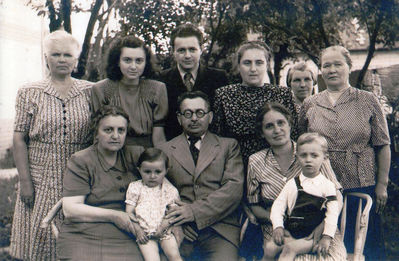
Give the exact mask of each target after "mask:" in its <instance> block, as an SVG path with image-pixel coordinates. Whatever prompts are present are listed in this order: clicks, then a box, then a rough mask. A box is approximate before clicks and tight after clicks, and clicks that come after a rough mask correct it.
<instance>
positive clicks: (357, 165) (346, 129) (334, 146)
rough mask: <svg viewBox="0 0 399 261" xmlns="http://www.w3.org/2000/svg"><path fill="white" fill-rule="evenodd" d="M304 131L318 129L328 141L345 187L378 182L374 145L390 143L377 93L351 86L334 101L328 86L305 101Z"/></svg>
mask: <svg viewBox="0 0 399 261" xmlns="http://www.w3.org/2000/svg"><path fill="white" fill-rule="evenodd" d="M299 129H300V131H301V132H318V133H319V134H321V135H323V136H324V137H325V138H326V139H327V141H328V151H329V157H330V161H331V165H332V167H333V169H334V172H335V174H336V175H337V178H338V180H339V181H340V183H341V184H342V185H343V187H344V189H350V188H359V187H367V186H372V185H374V184H375V173H376V161H375V153H374V148H375V147H377V146H383V145H388V144H390V139H389V133H388V125H387V122H386V118H385V117H384V114H383V112H382V110H381V106H380V104H379V102H378V100H377V97H376V96H375V95H373V94H372V93H369V92H366V91H363V90H359V89H355V88H353V87H349V88H348V89H347V90H345V91H344V92H343V93H342V94H341V96H340V97H339V98H338V100H337V101H336V103H335V105H332V104H331V102H330V100H329V98H328V92H327V91H326V90H325V91H323V92H321V93H319V94H316V95H314V96H311V97H309V98H307V99H306V100H305V101H304V104H303V105H302V110H301V113H300V117H299Z"/></svg>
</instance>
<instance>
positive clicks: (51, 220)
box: [40, 199, 62, 238]
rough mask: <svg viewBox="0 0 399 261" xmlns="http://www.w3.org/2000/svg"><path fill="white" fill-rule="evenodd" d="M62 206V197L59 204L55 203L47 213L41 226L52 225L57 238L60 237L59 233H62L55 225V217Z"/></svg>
mask: <svg viewBox="0 0 399 261" xmlns="http://www.w3.org/2000/svg"><path fill="white" fill-rule="evenodd" d="M61 208H62V199H60V200H58V202H57V204H55V205H54V206H53V207H52V208H51V209H50V211H49V212H48V213H47V215H46V216H45V217H44V218H43V220H42V222H41V224H40V227H41V228H47V227H48V226H51V231H52V233H53V235H54V237H55V238H58V234H59V233H60V231H59V229H58V227H57V226H56V225H55V222H54V217H55V215H57V213H58V211H60V210H61Z"/></svg>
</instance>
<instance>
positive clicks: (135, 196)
mask: <svg viewBox="0 0 399 261" xmlns="http://www.w3.org/2000/svg"><path fill="white" fill-rule="evenodd" d="M141 187H142V186H141V181H135V182H132V183H130V184H129V188H128V189H127V192H126V200H125V203H126V204H128V205H132V206H134V207H135V206H136V204H137V201H138V200H139V197H140V191H141Z"/></svg>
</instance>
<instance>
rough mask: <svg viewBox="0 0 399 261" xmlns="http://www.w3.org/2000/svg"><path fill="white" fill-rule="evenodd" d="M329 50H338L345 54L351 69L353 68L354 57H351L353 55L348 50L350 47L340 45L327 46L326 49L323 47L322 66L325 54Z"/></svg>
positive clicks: (321, 54)
mask: <svg viewBox="0 0 399 261" xmlns="http://www.w3.org/2000/svg"><path fill="white" fill-rule="evenodd" d="M327 51H338V52H340V53H341V54H342V56H344V58H345V61H346V64H347V65H348V66H349V69H352V59H351V55H350V53H349V51H348V49H346V48H345V47H343V46H340V45H333V46H330V47H327V48H325V49H323V50H322V51H321V53H320V66H321V65H322V63H323V61H322V58H323V55H324V54H325V53H326V52H327Z"/></svg>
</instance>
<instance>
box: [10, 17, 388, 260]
mask: <svg viewBox="0 0 399 261" xmlns="http://www.w3.org/2000/svg"><path fill="white" fill-rule="evenodd" d="M170 44H171V47H172V53H173V57H174V58H175V62H176V64H175V65H174V66H173V67H172V68H170V69H167V70H165V71H163V72H162V73H161V74H160V76H159V78H157V79H151V78H150V77H151V75H152V74H151V63H150V50H149V49H148V47H147V46H146V45H145V43H144V42H143V41H142V40H140V39H139V38H137V37H133V36H126V37H118V38H117V39H115V40H114V42H113V44H112V45H111V47H110V50H109V53H108V60H107V65H106V73H107V79H105V80H102V81H100V82H97V83H94V84H92V83H90V82H87V81H83V80H77V79H74V78H72V77H71V73H72V71H73V69H74V66H75V65H76V61H77V58H78V54H79V44H78V42H77V41H76V40H75V39H74V38H73V37H72V35H70V34H68V33H66V32H64V31H56V32H53V33H51V34H49V35H48V36H47V38H46V39H45V42H44V52H45V61H46V64H47V67H48V69H49V72H50V75H49V77H48V79H45V80H43V81H40V82H36V83H31V84H27V85H25V86H24V87H23V88H21V89H19V91H18V95H17V102H16V119H15V126H14V158H15V162H16V165H17V169H18V173H19V178H20V182H19V188H18V195H17V203H16V206H15V213H14V220H13V226H12V236H11V245H10V252H11V255H12V256H13V257H15V258H17V259H21V260H56V259H58V260H161V259H162V256H163V255H164V256H166V258H167V259H168V260H238V258H239V249H240V247H241V248H242V247H243V246H244V245H245V240H249V239H248V237H247V238H245V237H244V242H240V229H241V225H242V220H243V217H247V218H248V219H249V221H250V223H251V224H253V225H254V226H256V227H257V229H258V231H259V232H260V233H261V234H262V237H261V239H260V240H258V241H259V242H258V243H259V244H260V245H261V246H263V260H274V259H276V258H280V259H281V260H293V259H294V258H295V257H296V256H297V255H301V254H311V253H312V252H314V253H313V257H312V256H311V255H306V256H308V257H306V256H303V258H304V259H305V260H311V259H312V258H314V256H315V255H316V257H317V258H320V259H325V260H345V259H346V248H345V246H346V247H347V248H348V249H349V250H350V246H351V244H353V235H352V236H345V240H348V242H345V245H344V242H343V240H342V235H341V234H340V232H339V230H338V229H337V222H338V216H339V214H340V211H341V207H342V193H346V192H349V191H361V192H364V193H368V194H370V195H372V196H374V198H375V201H374V204H373V205H374V208H375V210H373V214H372V215H371V216H372V217H371V221H370V222H371V223H372V225H370V226H369V236H368V240H367V243H366V254H367V255H371V254H376V253H379V252H380V251H377V252H375V250H374V249H373V247H374V246H375V244H374V243H375V241H373V239H372V237H376V236H378V222H379V214H380V213H381V212H382V211H383V209H384V206H385V204H386V201H387V185H388V172H389V164H390V150H389V145H390V139H389V133H388V128H387V122H386V119H385V117H384V114H383V112H382V110H381V106H380V104H379V101H378V99H377V98H376V97H375V96H374V95H373V94H371V93H369V92H366V91H362V90H358V89H355V88H353V87H351V86H350V85H349V80H348V79H349V74H350V69H351V66H352V62H351V58H350V55H349V52H348V51H347V50H346V49H345V48H344V47H342V46H332V47H328V48H326V49H324V50H323V52H322V53H321V56H320V61H321V64H320V66H321V72H322V76H323V79H324V81H325V83H326V85H327V89H326V90H325V91H323V92H321V93H318V94H315V95H312V94H313V86H314V85H315V83H316V78H315V76H314V73H313V72H312V70H310V69H309V68H308V67H307V65H306V64H304V63H301V64H298V65H295V66H293V67H292V68H291V69H290V70H289V72H288V75H287V85H288V87H283V86H275V85H272V84H269V83H265V73H266V71H267V69H268V67H269V66H270V59H271V51H270V49H269V48H268V47H267V46H266V45H265V44H264V43H262V42H259V41H253V42H246V43H244V44H242V45H241V46H240V47H239V49H238V51H237V54H236V58H235V62H236V67H237V70H238V72H239V74H240V76H241V79H242V80H241V82H240V83H236V84H230V85H229V83H228V80H227V75H226V72H224V71H223V70H219V69H214V68H209V67H207V66H205V65H203V64H201V63H200V58H201V54H202V44H203V35H202V33H201V31H200V30H199V29H198V28H197V27H195V26H194V25H192V24H182V25H180V26H178V27H176V28H175V30H174V31H173V32H172V34H171V39H170ZM311 95H312V96H311ZM300 134H302V135H300ZM299 135H300V137H299V139H298V136H299ZM60 199H62V211H60V212H59V213H58V214H57V216H56V218H55V221H56V226H57V227H58V228H59V230H60V233H59V236H58V238H55V236H54V235H53V234H52V232H51V230H50V228H42V227H40V223H41V221H42V219H43V218H44V216H45V215H46V214H47V213H48V212H49V211H50V209H51V208H52V207H53V206H54V205H55V204H56V203H57V202H58V201H59V200H60ZM348 209H351V208H350V207H348ZM350 219H354V217H350V218H349V220H350ZM348 228H349V226H348ZM316 231H319V233H316ZM249 237H251V235H249ZM368 243H370V244H369V246H368V245H367V244H368ZM160 248H161V249H162V251H161V249H160ZM367 251H368V252H367ZM244 252H245V251H244ZM240 253H241V252H240ZM370 257H371V256H370Z"/></svg>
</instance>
